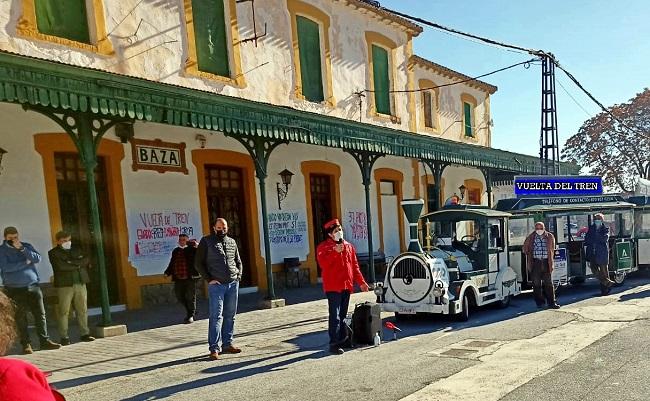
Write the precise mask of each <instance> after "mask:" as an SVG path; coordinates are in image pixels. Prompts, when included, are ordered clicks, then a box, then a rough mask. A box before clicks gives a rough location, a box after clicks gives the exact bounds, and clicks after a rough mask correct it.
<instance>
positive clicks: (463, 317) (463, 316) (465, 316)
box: [455, 292, 470, 322]
mask: <svg viewBox="0 0 650 401" xmlns="http://www.w3.org/2000/svg"><path fill="white" fill-rule="evenodd" d="M469 308H470V301H469V295H467V292H465V294H463V310H462V311H461V312H460V313H458V314H456V316H455V318H456V320H457V321H459V322H466V321H468V320H469Z"/></svg>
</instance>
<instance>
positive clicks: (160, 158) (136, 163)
mask: <svg viewBox="0 0 650 401" xmlns="http://www.w3.org/2000/svg"><path fill="white" fill-rule="evenodd" d="M131 151H132V155H133V171H137V170H154V171H157V172H159V173H164V172H167V171H175V172H180V173H183V174H187V173H188V171H187V166H186V164H185V143H183V142H181V143H172V142H163V141H161V140H160V139H155V140H146V139H136V138H133V139H131Z"/></svg>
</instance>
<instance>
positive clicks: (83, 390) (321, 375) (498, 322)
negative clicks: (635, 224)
mask: <svg viewBox="0 0 650 401" xmlns="http://www.w3.org/2000/svg"><path fill="white" fill-rule="evenodd" d="M648 282H650V280H649V279H648V278H647V277H646V275H642V276H639V277H637V278H628V280H627V281H626V283H625V285H623V286H622V287H619V288H617V289H616V290H615V291H613V292H612V294H610V295H609V296H607V297H596V295H597V293H598V286H597V284H596V283H591V282H588V283H586V284H585V285H583V286H580V287H571V288H566V289H564V290H563V291H562V292H561V293H560V294H559V298H558V302H559V303H560V304H562V305H563V307H562V309H560V310H541V311H540V310H537V309H536V308H535V307H534V302H533V300H532V298H531V296H530V294H523V295H522V296H519V297H517V298H515V299H514V300H513V302H512V303H511V305H510V307H508V308H506V309H497V308H484V309H482V310H479V311H476V312H475V313H473V315H472V316H471V317H470V321H469V322H466V323H457V322H454V321H452V320H451V319H446V318H442V317H436V316H426V317H419V316H418V317H417V318H416V319H409V320H407V321H400V322H396V323H397V324H398V325H399V327H400V328H401V329H402V330H403V332H402V333H401V335H400V338H399V339H398V340H397V341H385V342H384V343H383V344H382V345H381V346H379V347H366V348H361V349H355V350H352V351H349V352H346V353H345V354H344V355H342V356H332V355H329V354H328V353H327V352H325V351H324V349H325V347H326V344H325V343H326V341H327V337H326V333H325V332H324V331H323V330H320V331H318V332H312V333H302V334H298V335H296V336H294V337H292V338H290V339H285V340H282V341H279V342H273V341H269V342H268V343H266V342H264V341H257V342H256V343H255V344H253V345H250V346H246V347H245V348H244V351H245V352H244V353H242V354H240V355H234V356H230V355H227V356H225V357H224V358H223V359H222V360H219V361H217V362H214V361H209V360H207V359H205V358H204V355H197V353H196V351H195V350H194V349H192V351H191V352H188V354H187V358H184V359H179V360H177V361H175V362H172V363H165V364H159V365H153V366H147V367H143V368H142V369H128V370H124V371H122V372H120V373H119V374H115V375H107V376H101V375H99V376H97V377H92V378H90V379H89V380H84V381H74V380H69V381H62V382H60V383H59V385H61V387H62V388H63V390H64V393H65V394H66V397H67V398H68V400H70V401H77V400H78V401H81V400H93V401H95V400H129V401H136V400H137V401H144V400H193V401H201V400H206V401H208V400H209V401H214V400H229V401H237V400H242V401H244V400H301V401H302V400H336V401H342V400H355V401H359V400H387V401H388V400H391V401H393V400H401V399H403V398H406V399H407V400H409V401H411V400H413V401H415V400H438V399H440V400H443V399H445V400H446V399H455V398H456V397H461V398H460V399H463V400H464V401H471V400H481V401H487V400H495V401H496V400H504V401H515V400H516V401H527V400H609V399H620V398H625V400H626V401H629V400H648V399H650V396H648V394H650V391H649V390H650V384H648V383H650V380H648V379H650V377H649V376H650V370H649V369H648V367H649V366H648V365H649V362H647V361H648V356H650V355H649V354H650V347H648V346H647V344H646V343H647V342H648V340H647V338H648V335H647V333H648V328H650V327H648V326H650V323H649V322H648V321H647V320H646V318H647V316H650V298H648V299H646V296H647V295H648V294H650V285H647V284H646V283H648ZM284 313H292V309H291V308H290V307H288V308H286V312H284ZM386 319H389V320H392V321H394V319H393V318H392V317H391V316H389V315H387V316H386ZM143 333H145V332H140V333H137V334H138V335H141V336H143V337H142V338H144V339H146V334H143ZM386 334H388V333H386ZM145 341H146V340H145Z"/></svg>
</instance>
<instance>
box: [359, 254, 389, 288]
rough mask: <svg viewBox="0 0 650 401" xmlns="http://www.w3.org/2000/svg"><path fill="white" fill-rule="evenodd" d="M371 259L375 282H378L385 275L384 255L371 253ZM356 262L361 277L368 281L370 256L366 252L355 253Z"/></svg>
mask: <svg viewBox="0 0 650 401" xmlns="http://www.w3.org/2000/svg"><path fill="white" fill-rule="evenodd" d="M372 258H373V260H374V262H375V280H380V277H381V276H383V275H384V274H386V255H385V254H384V253H383V252H381V251H377V252H373V254H372ZM357 260H358V261H359V267H360V268H361V273H362V274H363V277H364V278H366V281H368V280H369V266H370V254H369V253H368V252H359V253H357Z"/></svg>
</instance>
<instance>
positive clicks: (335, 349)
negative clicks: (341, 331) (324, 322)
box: [330, 345, 345, 355]
mask: <svg viewBox="0 0 650 401" xmlns="http://www.w3.org/2000/svg"><path fill="white" fill-rule="evenodd" d="M330 353H331V354H334V355H342V354H343V353H345V351H343V348H340V347H339V346H337V345H334V346H331V347H330Z"/></svg>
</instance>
